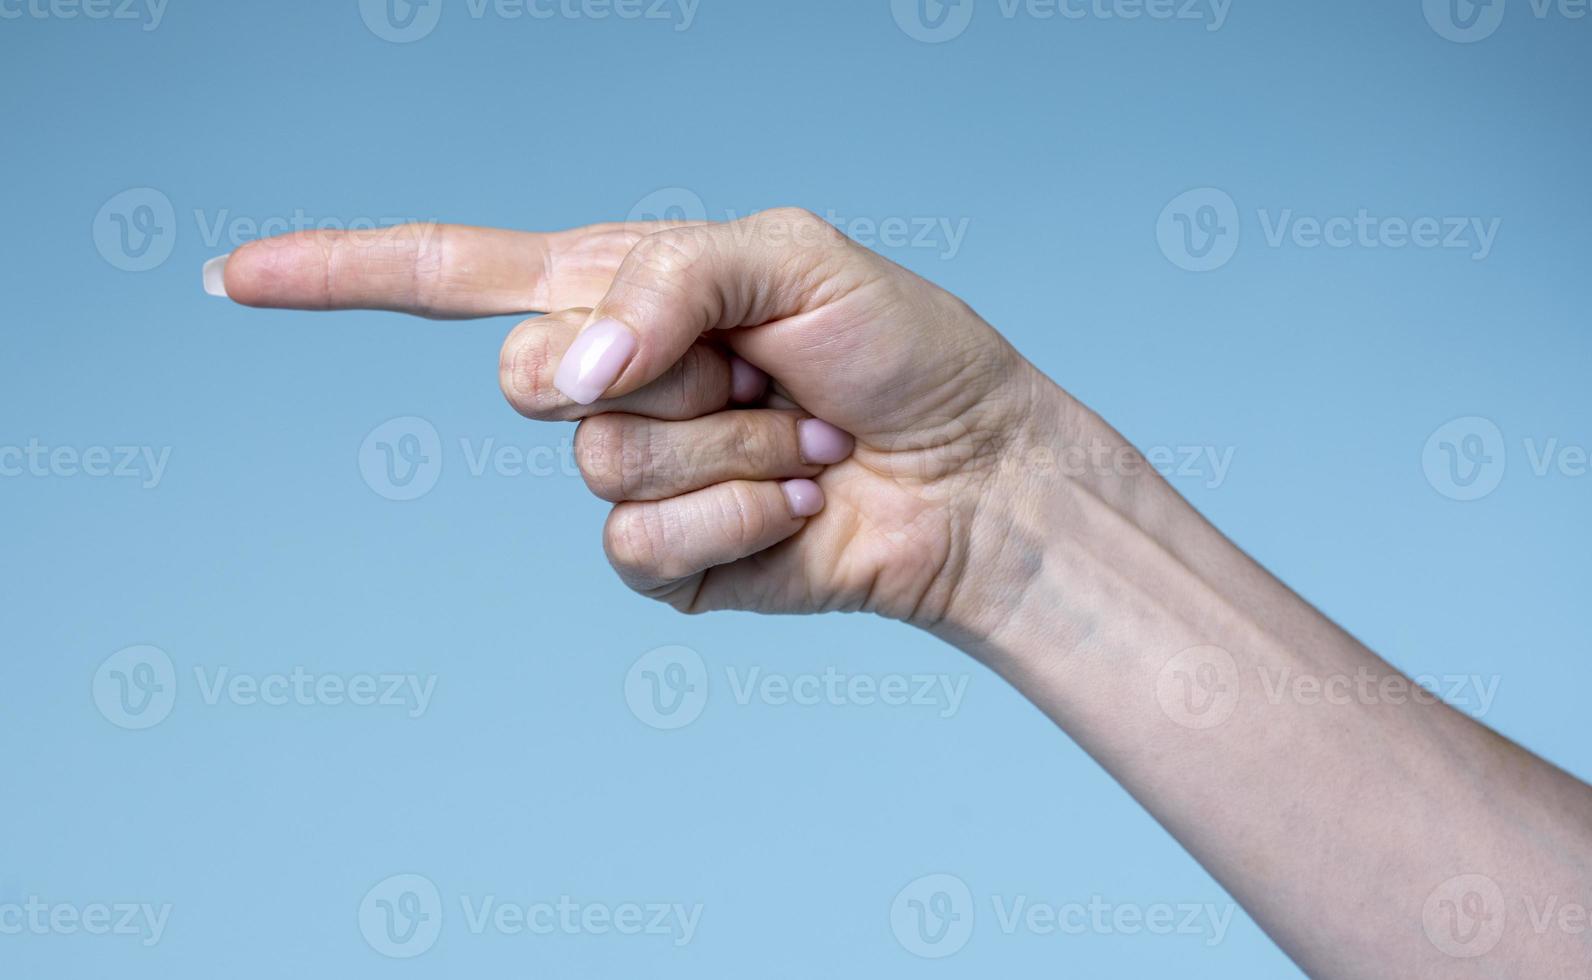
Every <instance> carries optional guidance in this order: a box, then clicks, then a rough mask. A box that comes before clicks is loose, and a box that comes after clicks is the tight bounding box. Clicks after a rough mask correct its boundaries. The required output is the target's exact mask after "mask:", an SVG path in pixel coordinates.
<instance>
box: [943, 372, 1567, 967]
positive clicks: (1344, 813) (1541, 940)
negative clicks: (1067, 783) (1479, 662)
mask: <svg viewBox="0 0 1592 980" xmlns="http://www.w3.org/2000/svg"><path fill="white" fill-rule="evenodd" d="M1042 402H1043V403H1044V404H1049V405H1052V406H1056V407H1055V409H1054V411H1053V412H1051V413H1049V414H1046V413H1043V412H1042V413H1040V415H1039V416H1038V417H1037V418H1036V424H1035V425H1034V426H1032V427H1031V432H1030V433H1029V434H1028V435H1027V438H1029V439H1030V440H1031V441H1032V445H1029V446H1026V447H1018V450H1019V451H1018V452H1015V453H1013V454H1011V455H1010V456H1009V460H1008V466H1009V467H1014V468H1015V469H1016V470H1017V471H1019V473H1018V475H1019V476H1021V478H1022V479H1021V483H1020V485H1021V486H1022V487H1024V488H1025V489H1024V490H1022V491H1020V492H1017V493H1014V494H1013V495H1012V499H1013V502H1012V503H1011V504H1010V505H1009V507H1010V509H1009V510H1008V511H1007V512H1005V513H1003V514H1000V515H996V516H992V515H989V514H983V515H981V516H980V520H981V521H983V522H985V523H986V524H987V525H990V526H996V527H999V526H1001V525H1003V524H1004V526H1005V528H1006V531H1007V533H1005V534H1004V535H999V534H986V535H985V538H986V541H985V543H984V545H983V547H984V548H985V553H984V554H983V555H981V556H980V557H979V562H980V563H981V567H983V568H985V569H995V568H999V569H1001V571H1000V572H998V573H994V572H991V573H990V574H987V575H985V576H984V581H985V582H987V583H989V584H988V585H986V586H984V588H985V590H986V591H987V592H988V594H987V595H984V596H981V597H979V598H978V599H977V601H976V602H974V603H973V604H972V605H971V606H965V607H966V608H974V607H976V608H982V609H989V610H994V611H996V615H995V616H991V617H988V618H983V619H978V618H965V619H963V620H960V621H954V622H948V623H947V624H946V625H945V626H944V628H943V629H942V632H943V633H945V634H946V635H948V636H949V637H950V638H952V639H954V640H955V641H956V642H958V643H959V644H960V645H962V646H964V647H965V648H966V649H968V650H969V652H971V653H973V654H974V655H976V656H978V657H980V658H981V659H983V660H984V661H985V662H987V663H988V664H990V665H991V666H992V667H993V668H994V669H995V670H997V671H999V672H1000V673H1002V674H1003V675H1004V676H1006V677H1007V678H1008V679H1009V680H1010V681H1011V682H1012V683H1013V684H1015V685H1016V686H1017V687H1018V689H1019V690H1021V691H1022V692H1023V693H1024V694H1025V695H1026V696H1027V697H1028V698H1030V699H1031V700H1032V701H1034V703H1035V704H1037V705H1038V706H1039V707H1040V708H1042V709H1043V710H1044V711H1045V712H1046V713H1047V714H1049V715H1050V716H1051V717H1052V718H1053V719H1054V720H1055V721H1056V722H1057V724H1059V725H1060V726H1061V727H1062V728H1063V729H1065V730H1066V731H1067V732H1068V733H1069V734H1070V735H1072V736H1073V737H1074V738H1075V739H1077V741H1078V742H1079V743H1080V744H1081V745H1082V746H1083V747H1084V748H1085V749H1086V750H1087V751H1089V752H1090V754H1091V755H1093V756H1094V757H1095V758H1096V759H1097V760H1098V761H1099V762H1100V763H1101V764H1102V765H1104V766H1105V767H1106V768H1107V770H1108V771H1110V772H1111V773H1112V774H1113V775H1114V776H1115V777H1116V778H1117V779H1118V780H1119V781H1120V782H1121V783H1122V784H1123V786H1124V787H1125V788H1126V789H1127V790H1128V791H1129V792H1130V793H1132V794H1133V795H1134V796H1135V797H1136V798H1137V799H1138V800H1139V801H1140V802H1141V803H1143V804H1144V805H1145V806H1146V807H1147V808H1148V809H1149V810H1150V811H1151V813H1153V814H1154V815H1155V816H1156V817H1157V819H1159V820H1160V822H1161V823H1162V824H1163V825H1165V826H1166V827H1167V829H1168V830H1170V831H1171V832H1172V834H1173V835H1174V836H1176V837H1177V838H1178V839H1179V840H1180V841H1181V842H1182V843H1183V844H1184V846H1186V847H1187V848H1188V849H1189V850H1190V852H1191V853H1192V854H1193V855H1194V856H1195V857H1196V858H1197V859H1198V860H1199V861H1200V862H1201V863H1202V864H1203V865H1204V866H1205V867H1206V868H1207V869H1209V870H1210V871H1211V873H1212V874H1214V875H1215V876H1216V877H1217V878H1218V879H1219V880H1220V881H1221V882H1222V883H1223V884H1224V885H1225V886H1226V887H1227V888H1228V889H1229V890H1230V891H1231V892H1232V893H1233V895H1234V896H1235V897H1236V898H1237V899H1238V900H1239V901H1240V902H1241V903H1242V904H1243V905H1244V906H1245V908H1246V909H1248V910H1249V911H1250V913H1251V914H1252V915H1253V916H1254V917H1255V919H1256V920H1257V921H1258V922H1259V923H1260V924H1261V925H1262V927H1263V928H1265V929H1266V931H1267V932H1268V933H1269V934H1270V935H1271V936H1272V937H1273V938H1274V939H1276V940H1277V942H1278V943H1279V944H1280V945H1282V947H1283V948H1284V949H1285V950H1287V951H1288V952H1289V954H1290V955H1292V956H1293V957H1294V958H1295V959H1296V960H1297V961H1298V962H1299V963H1300V964H1301V965H1302V966H1303V967H1304V968H1305V969H1306V970H1308V971H1310V972H1311V973H1312V974H1313V975H1316V976H1323V977H1364V976H1389V977H1399V978H1410V977H1426V976H1430V977H1465V976H1477V977H1483V976H1499V975H1509V976H1522V975H1533V976H1553V975H1559V974H1557V973H1555V970H1560V971H1565V973H1564V975H1571V973H1572V972H1573V971H1575V970H1584V969H1585V968H1586V965H1587V963H1588V962H1589V960H1592V926H1586V925H1585V921H1586V920H1585V913H1584V910H1585V908H1587V907H1588V906H1592V889H1589V887H1588V883H1589V882H1592V790H1589V789H1588V787H1587V786H1586V785H1585V784H1583V783H1581V782H1579V781H1577V780H1575V779H1573V778H1572V777H1570V776H1568V775H1567V774H1565V773H1563V772H1561V771H1560V770H1558V769H1555V768H1554V767H1552V766H1550V765H1548V764H1546V763H1544V762H1543V761H1542V760H1540V759H1538V758H1536V757H1535V756H1532V755H1531V754H1530V753H1527V752H1525V751H1524V750H1522V749H1520V748H1519V747H1517V746H1515V745H1513V744H1512V743H1510V742H1508V741H1507V740H1505V739H1503V738H1501V737H1499V736H1497V735H1496V734H1494V733H1492V732H1490V731H1489V730H1487V729H1485V728H1483V727H1482V726H1480V725H1478V724H1476V723H1475V722H1473V721H1471V720H1470V719H1469V718H1467V717H1465V716H1464V715H1461V714H1460V713H1458V712H1456V711H1454V710H1452V709H1450V708H1448V707H1446V706H1443V705H1441V704H1436V703H1433V701H1434V699H1432V698H1431V697H1430V696H1428V695H1426V693H1425V692H1424V690H1423V689H1420V688H1417V687H1415V686H1414V685H1413V684H1412V683H1411V682H1409V681H1408V680H1407V679H1405V678H1403V676H1402V675H1400V674H1399V673H1398V672H1397V671H1395V670H1393V669H1392V668H1391V667H1389V666H1388V665H1387V664H1386V663H1384V662H1383V661H1382V660H1380V659H1379V658H1378V657H1376V656H1375V655H1374V654H1372V653H1371V652H1370V651H1369V650H1367V649H1366V648H1365V647H1364V646H1362V645H1361V644H1359V643H1358V642H1357V641H1355V640H1354V639H1353V638H1352V637H1351V636H1349V635H1348V634H1347V633H1345V632H1343V631H1342V630H1341V629H1339V628H1338V627H1337V626H1335V625H1334V624H1333V623H1331V622H1330V621H1329V620H1327V619H1326V618H1325V617H1324V616H1322V615H1321V614H1320V613H1319V612H1317V611H1316V610H1315V609H1313V608H1312V607H1310V606H1309V604H1307V603H1306V602H1304V601H1303V600H1302V599H1300V598H1299V597H1298V596H1297V595H1295V594H1294V593H1292V592H1291V591H1290V590H1289V589H1287V588H1286V587H1285V586H1284V585H1282V584H1281V583H1280V582H1278V581H1277V580H1276V579H1275V578H1273V577H1272V576H1271V575H1269V574H1268V573H1267V572H1266V571H1265V570H1264V569H1262V568H1260V566H1258V565H1257V564H1255V563H1254V562H1253V561H1252V560H1250V559H1249V558H1248V557H1247V556H1246V555H1244V554H1243V553H1242V552H1241V551H1240V550H1239V549H1238V548H1236V547H1235V546H1234V545H1232V544H1231V543H1230V542H1229V541H1227V540H1226V539H1225V538H1224V537H1223V536H1222V535H1221V534H1220V533H1219V532H1218V531H1216V530H1215V529H1214V528H1213V527H1212V526H1211V525H1210V524H1209V523H1207V522H1206V521H1204V520H1203V519H1202V518H1201V517H1200V516H1199V515H1198V514H1197V513H1196V512H1195V511H1194V510H1193V508H1191V507H1190V506H1189V505H1188V504H1187V503H1186V502H1185V501H1183V500H1182V499H1181V497H1179V496H1178V495H1177V494H1176V492H1175V491H1173V490H1172V489H1171V487H1170V486H1168V485H1167V484H1166V483H1165V481H1163V480H1161V479H1160V478H1159V476H1157V475H1156V474H1155V473H1154V472H1153V471H1152V470H1151V469H1150V468H1149V467H1148V466H1147V465H1143V464H1142V461H1141V463H1140V465H1133V464H1132V463H1131V462H1125V461H1127V460H1131V459H1132V457H1131V456H1122V455H1119V454H1117V453H1116V452H1114V451H1113V452H1106V453H1098V454H1095V455H1094V458H1103V459H1110V460H1113V461H1114V463H1113V465H1110V466H1106V467H1103V468H1102V467H1099V466H1093V465H1090V466H1084V467H1081V468H1080V467H1077V466H1062V465H1057V466H1053V467H1047V466H1046V460H1047V458H1051V457H1050V456H1048V455H1047V454H1046V453H1045V452H1043V447H1044V446H1045V445H1046V444H1049V445H1052V446H1059V445H1077V444H1078V443H1079V441H1080V440H1086V441H1089V442H1094V441H1097V440H1099V441H1104V442H1106V443H1107V444H1110V446H1111V448H1112V449H1113V450H1116V449H1126V443H1125V442H1124V441H1123V440H1122V439H1121V437H1120V436H1118V435H1117V434H1116V433H1115V432H1113V431H1111V430H1110V428H1109V427H1108V426H1106V425H1104V423H1102V422H1100V421H1099V420H1098V419H1097V418H1095V417H1094V416H1092V415H1091V414H1089V413H1087V412H1084V411H1082V410H1081V409H1079V408H1077V407H1076V406H1075V404H1074V403H1071V402H1070V401H1068V400H1067V399H1066V396H1064V395H1061V394H1060V393H1059V392H1055V393H1054V394H1053V395H1052V396H1050V397H1047V398H1046V399H1043V400H1042ZM1047 469H1048V470H1049V472H1046V470H1047ZM1014 485H1016V484H1014ZM995 506H1005V505H1000V504H997V505H995ZM1467 874H1474V875H1483V876H1485V877H1486V879H1489V880H1490V881H1491V882H1495V883H1496V885H1497V888H1498V891H1497V892H1496V893H1493V892H1491V891H1490V890H1489V888H1488V886H1487V884H1486V882H1483V881H1478V880H1476V879H1461V880H1459V881H1457V882H1454V881H1452V879H1455V878H1456V876H1460V875H1467ZM1445 883H1446V884H1445ZM1467 893H1472V894H1475V895H1476V896H1477V898H1479V899H1480V900H1481V902H1482V903H1483V904H1482V905H1477V904H1476V900H1475V899H1467V897H1466V895H1467ZM1500 896H1501V898H1500ZM1444 903H1455V904H1452V905H1450V904H1444ZM1458 903H1465V904H1464V905H1463V906H1462V905H1460V904H1458ZM1566 907H1573V908H1576V909H1578V910H1581V912H1580V915H1581V919H1580V922H1581V924H1582V926H1583V928H1581V929H1580V930H1572V929H1571V928H1569V927H1567V924H1566V923H1561V921H1560V919H1559V918H1558V916H1559V915H1560V914H1562V911H1563V909H1564V908H1566ZM1467 909H1468V910H1469V911H1470V912H1475V911H1478V910H1480V911H1484V912H1486V913H1489V914H1492V915H1495V916H1501V921H1502V925H1503V929H1502V933H1501V935H1499V936H1498V938H1497V940H1496V942H1490V941H1489V938H1488V935H1489V934H1488V933H1487V931H1486V930H1487V929H1489V928H1495V927H1492V926H1490V925H1489V924H1488V923H1486V922H1470V921H1469V920H1468V917H1467V911H1466V910H1467ZM1455 916H1457V919H1456V918H1455ZM1477 930H1481V931H1479V932H1478V931H1477ZM1484 947H1485V948H1486V951H1485V952H1484V954H1483V955H1479V956H1474V957H1468V956H1463V955H1456V954H1464V953H1473V952H1475V951H1478V950H1482V949H1483V948H1484Z"/></svg>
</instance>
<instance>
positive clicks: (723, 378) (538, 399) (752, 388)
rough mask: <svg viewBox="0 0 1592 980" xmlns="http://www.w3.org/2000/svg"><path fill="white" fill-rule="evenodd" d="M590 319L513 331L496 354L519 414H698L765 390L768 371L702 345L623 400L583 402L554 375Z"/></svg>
mask: <svg viewBox="0 0 1592 980" xmlns="http://www.w3.org/2000/svg"><path fill="white" fill-rule="evenodd" d="M585 318H586V311H585V310H578V309H577V310H563V311H560V312H558V313H554V314H549V315H548V316H543V317H536V318H534V319H531V320H526V321H525V322H524V323H521V324H520V325H519V326H517V327H515V328H514V329H513V330H512V331H510V332H509V336H508V339H507V340H505V341H504V342H503V350H502V353H501V354H500V355H499V357H498V384H499V386H500V387H501V388H502V389H503V396H504V397H505V398H507V399H508V401H509V404H510V405H512V406H514V409H515V411H517V412H519V413H520V414H521V415H524V416H526V417H527V418H533V419H538V420H541V421H544V422H567V421H574V420H576V419H582V418H586V417H588V416H591V415H597V414H599V413H602V412H628V413H630V414H633V415H645V416H650V417H652V418H656V419H693V418H696V417H697V416H699V415H706V414H707V413H709V412H716V411H718V410H719V409H721V408H723V407H725V406H726V405H729V404H731V403H745V402H751V401H755V400H757V399H758V398H760V397H762V393H763V390H764V389H765V388H766V387H767V382H768V376H767V375H765V374H763V373H762V372H761V371H758V370H757V369H756V368H753V367H752V366H751V365H749V364H746V362H744V361H742V362H741V363H742V365H744V367H741V368H737V367H736V365H735V363H734V362H735V361H736V360H739V359H738V358H734V357H732V356H730V355H728V354H726V353H724V352H723V351H722V350H720V349H719V348H717V347H714V346H713V345H711V344H708V343H701V344H696V345H694V346H692V347H691V348H690V349H689V350H687V351H686V352H685V354H684V355H683V356H682V357H681V358H680V359H679V360H678V361H676V362H675V363H674V364H673V365H672V366H671V367H670V368H669V370H668V371H666V372H664V374H663V376H662V377H660V378H659V379H658V380H657V381H655V382H653V383H652V384H649V385H646V386H645V387H642V388H639V389H637V390H635V391H633V392H631V393H629V394H628V395H624V396H622V397H619V398H611V399H607V400H604V401H599V402H596V403H594V404H591V405H581V404H578V403H576V402H575V401H573V400H572V399H570V398H569V396H567V395H565V394H564V393H563V392H561V391H559V390H558V388H557V387H555V386H554V384H553V374H554V372H555V370H556V367H557V364H558V362H559V361H560V360H561V359H562V358H563V356H564V353H565V352H566V351H567V350H568V349H569V345H570V344H572V343H573V342H574V340H575V335H576V333H578V332H579V330H580V325H581V324H582V323H583V322H585ZM748 371H750V372H752V373H751V374H748Z"/></svg>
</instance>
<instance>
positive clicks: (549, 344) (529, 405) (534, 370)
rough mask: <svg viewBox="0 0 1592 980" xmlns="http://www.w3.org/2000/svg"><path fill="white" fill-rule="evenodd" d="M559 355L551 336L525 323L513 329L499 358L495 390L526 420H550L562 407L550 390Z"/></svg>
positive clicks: (555, 391)
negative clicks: (500, 392)
mask: <svg viewBox="0 0 1592 980" xmlns="http://www.w3.org/2000/svg"><path fill="white" fill-rule="evenodd" d="M557 366H558V352H557V351H555V350H554V347H553V335H552V333H551V332H550V331H548V330H544V329H541V328H540V327H539V326H538V325H537V321H535V320H528V321H526V322H525V323H522V324H520V325H519V326H518V327H515V328H514V330H513V332H512V333H510V334H509V336H508V339H507V340H505V341H504V342H503V350H502V352H501V353H500V354H499V355H498V387H500V388H502V389H503V397H505V398H507V399H508V401H509V404H510V405H512V406H514V410H515V411H517V412H519V413H520V414H521V415H524V416H526V417H528V418H533V419H549V418H552V417H554V415H555V414H556V413H557V411H558V409H559V408H561V407H562V406H563V404H564V397H563V395H561V394H559V392H558V389H556V388H554V387H553V372H554V370H555V369H556V368H557Z"/></svg>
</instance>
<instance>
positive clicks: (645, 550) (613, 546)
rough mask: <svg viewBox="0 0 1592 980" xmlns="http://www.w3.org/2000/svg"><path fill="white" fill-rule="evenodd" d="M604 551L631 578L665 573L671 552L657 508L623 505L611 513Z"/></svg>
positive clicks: (610, 561) (624, 575)
mask: <svg viewBox="0 0 1592 980" xmlns="http://www.w3.org/2000/svg"><path fill="white" fill-rule="evenodd" d="M603 550H604V551H606V552H607V553H608V561H609V563H611V564H612V565H613V566H614V568H615V569H617V570H618V571H619V573H620V575H621V576H623V577H625V578H628V579H653V578H661V577H666V576H664V575H662V574H661V573H662V571H663V569H662V568H661V565H662V563H663V558H664V556H665V555H666V554H667V553H668V551H667V547H666V546H665V543H664V533H663V530H662V527H661V526H660V524H659V522H658V520H657V519H656V517H655V516H654V511H653V510H651V509H650V508H647V507H645V506H642V505H636V504H620V505H619V506H618V507H615V508H614V509H613V513H611V514H609V515H608V523H607V525H606V526H605V527H604V528H603Z"/></svg>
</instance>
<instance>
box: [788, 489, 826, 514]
mask: <svg viewBox="0 0 1592 980" xmlns="http://www.w3.org/2000/svg"><path fill="white" fill-rule="evenodd" d="M779 488H780V489H781V490H783V491H785V502H786V503H787V504H790V512H791V514H792V515H794V516H796V517H811V516H813V515H814V514H816V513H818V512H819V511H821V510H823V509H824V492H823V490H821V489H819V487H818V484H816V483H814V482H813V481H811V480H786V481H785V482H784V483H781V484H780V485H779Z"/></svg>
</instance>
